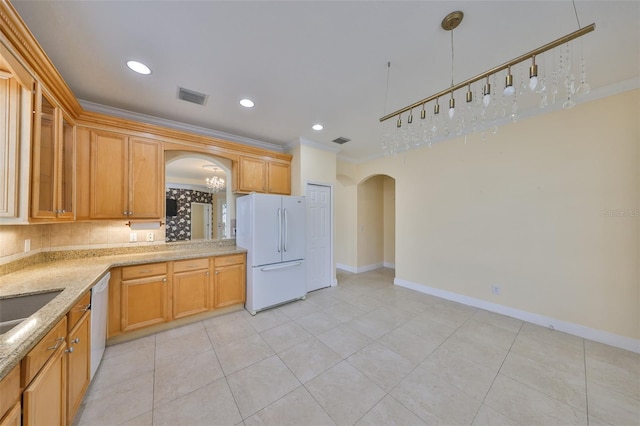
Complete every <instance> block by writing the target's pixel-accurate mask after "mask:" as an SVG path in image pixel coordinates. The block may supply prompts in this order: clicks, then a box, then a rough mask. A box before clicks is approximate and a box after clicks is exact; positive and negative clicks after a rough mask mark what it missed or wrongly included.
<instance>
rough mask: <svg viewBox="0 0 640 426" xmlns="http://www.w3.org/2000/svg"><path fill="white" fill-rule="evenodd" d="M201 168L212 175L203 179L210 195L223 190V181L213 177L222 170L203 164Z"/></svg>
mask: <svg viewBox="0 0 640 426" xmlns="http://www.w3.org/2000/svg"><path fill="white" fill-rule="evenodd" d="M202 168H203V169H207V170H211V171H212V172H213V173H214V175H213V176H212V177H210V178H206V179H205V185H206V186H207V189H208V190H209V192H211V193H212V194H216V193H218V192H221V191H223V190H224V189H225V181H224V179H223V178H221V177H219V176H216V175H215V173H218V172H220V171H222V169H220V168H219V167H218V166H215V165H213V164H205V165H204V166H202Z"/></svg>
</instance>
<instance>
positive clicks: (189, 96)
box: [178, 87, 208, 105]
mask: <svg viewBox="0 0 640 426" xmlns="http://www.w3.org/2000/svg"><path fill="white" fill-rule="evenodd" d="M207 97H208V95H205V94H204V93H200V92H196V91H195V90H189V89H185V88H184V87H178V99H182V100H183V101H187V102H191V103H193V104H198V105H204V104H205V102H207Z"/></svg>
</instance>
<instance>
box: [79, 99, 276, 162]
mask: <svg viewBox="0 0 640 426" xmlns="http://www.w3.org/2000/svg"><path fill="white" fill-rule="evenodd" d="M79 102H80V105H81V106H82V108H84V110H85V111H90V112H95V113H99V114H105V115H110V116H114V117H119V118H124V119H126V120H131V121H137V122H140V123H146V124H151V125H154V126H160V127H165V128H169V129H174V130H180V131H183V132H188V133H193V134H197V135H201V136H207V137H212V138H216V139H222V140H225V141H229V142H236V143H241V144H243V145H248V146H252V147H255V148H260V149H266V150H269V151H275V152H280V153H284V152H285V148H284V147H283V146H281V145H276V144H273V143H269V142H264V141H260V140H257V139H252V138H247V137H244V136H238V135H234V134H231V133H226V132H221V131H218V130H213V129H208V128H206V127H200V126H194V125H192V124H186V123H182V122H179V121H174V120H168V119H165V118H160V117H154V116H152V115H147V114H141V113H138V112H133V111H129V110H125V109H121V108H115V107H111V106H107V105H102V104H98V103H95V102H90V101H85V100H82V99H80V100H79Z"/></svg>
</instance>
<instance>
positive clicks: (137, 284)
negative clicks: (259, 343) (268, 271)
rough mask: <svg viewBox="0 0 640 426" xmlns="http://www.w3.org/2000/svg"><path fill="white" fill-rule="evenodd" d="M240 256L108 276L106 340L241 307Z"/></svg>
mask: <svg viewBox="0 0 640 426" xmlns="http://www.w3.org/2000/svg"><path fill="white" fill-rule="evenodd" d="M245 277H246V255H245V254H244V253H241V254H233V255H224V256H214V257H203V258H194V259H185V260H176V261H173V262H163V263H152V264H146V265H137V266H125V267H121V268H113V269H112V270H111V280H110V282H109V320H108V330H107V337H108V338H111V337H114V336H117V335H120V334H122V333H126V332H128V331H133V330H137V329H140V328H144V327H148V326H151V325H155V324H160V323H164V322H167V321H172V320H176V319H180V318H184V317H188V316H190V315H195V314H198V313H202V312H207V311H210V310H212V309H218V308H222V307H225V306H231V305H235V304H240V303H244V302H245V294H246V284H245V283H246V280H245Z"/></svg>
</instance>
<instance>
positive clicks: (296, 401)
mask: <svg viewBox="0 0 640 426" xmlns="http://www.w3.org/2000/svg"><path fill="white" fill-rule="evenodd" d="M338 278H339V283H340V284H339V285H338V286H337V287H333V288H328V289H323V290H319V291H316V292H313V293H310V294H309V295H308V297H307V300H304V301H299V302H295V303H291V304H287V305H283V306H281V307H279V308H276V309H272V310H268V311H265V312H261V313H258V315H256V316H255V317H252V316H251V315H249V313H247V312H246V311H240V312H235V313H232V314H227V315H224V316H220V317H216V318H212V319H209V320H206V321H201V322H197V323H194V324H191V325H188V326H184V327H180V328H176V329H173V330H170V331H165V332H162V333H158V334H156V335H153V336H149V337H144V338H141V339H138V340H134V341H131V342H127V343H122V344H119V345H115V346H111V347H108V348H107V350H106V352H105V357H104V359H103V362H102V365H101V366H100V369H99V370H98V373H97V375H96V377H95V379H94V381H93V382H92V384H91V386H90V388H89V391H88V392H87V395H86V397H85V399H84V402H83V405H82V407H81V410H80V412H79V414H78V416H77V418H76V422H75V423H76V424H77V425H92V426H93V425H116V424H126V425H184V426H191V425H237V424H244V425H247V426H249V425H251V426H253V425H278V426H280V425H300V426H311V425H334V424H335V425H353V424H356V425H394V424H395V425H424V424H429V425H431V424H445V425H488V424H495V425H502V424H504V425H507V424H514V425H573V424H576V425H587V424H588V425H638V424H640V355H638V354H634V353H631V352H627V351H624V350H620V349H616V348H612V347H610V346H606V345H602V344H599V343H595V342H591V341H588V340H584V339H581V338H578V337H575V336H571V335H568V334H564V333H561V332H558V331H552V330H548V329H546V328H543V327H539V326H535V325H532V324H528V323H523V322H522V321H519V320H516V319H513V318H509V317H504V316H501V315H497V314H494V313H490V312H487V311H483V310H479V309H475V308H472V307H468V306H464V305H460V304H457V303H453V302H450V301H447V300H443V299H439V298H436V297H432V296H428V295H424V294H421V293H417V292H414V291H411V290H407V289H404V288H400V287H396V286H394V285H393V284H392V282H393V271H392V270H389V269H379V270H376V271H371V272H368V273H364V274H358V275H355V274H348V273H342V272H340V273H339V275H338Z"/></svg>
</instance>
